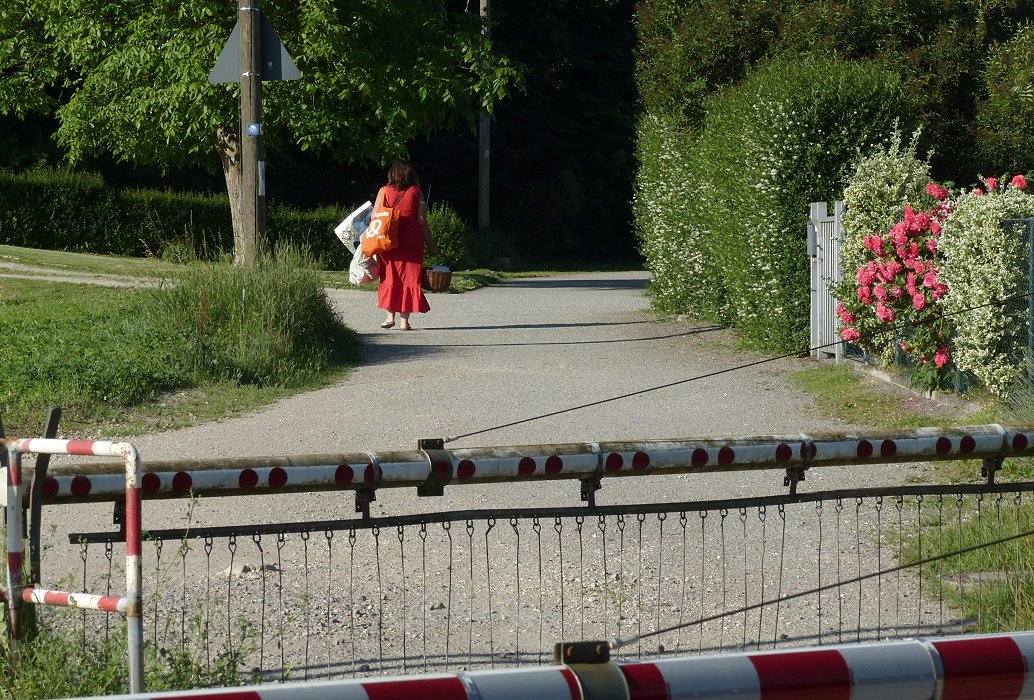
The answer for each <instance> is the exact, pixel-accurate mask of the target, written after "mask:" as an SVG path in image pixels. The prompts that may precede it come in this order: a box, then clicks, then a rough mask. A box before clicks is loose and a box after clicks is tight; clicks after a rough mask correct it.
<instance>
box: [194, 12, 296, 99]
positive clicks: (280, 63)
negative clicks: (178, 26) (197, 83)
mask: <svg viewBox="0 0 1034 700" xmlns="http://www.w3.org/2000/svg"><path fill="white" fill-rule="evenodd" d="M259 18H260V19H259V27H260V30H261V32H262V39H261V41H262V43H261V44H260V46H261V49H262V70H261V73H262V80H297V79H298V78H300V77H302V74H301V72H300V71H299V70H298V66H296V65H294V60H292V59H291V55H290V54H289V53H287V47H285V46H284V43H283V42H282V41H280V36H279V35H278V34H277V33H276V30H275V29H273V25H271V24H270V23H269V20H267V19H266V16H265V15H264V14H262V13H261V12H260V13H259ZM240 33H241V30H240V22H237V24H235V25H233V32H231V33H230V38H229V39H227V40H226V44H225V45H224V46H223V50H222V52H220V54H219V58H218V59H217V60H216V62H215V67H214V68H212V72H211V73H209V74H208V82H210V83H239V82H240V81H241V63H240Z"/></svg>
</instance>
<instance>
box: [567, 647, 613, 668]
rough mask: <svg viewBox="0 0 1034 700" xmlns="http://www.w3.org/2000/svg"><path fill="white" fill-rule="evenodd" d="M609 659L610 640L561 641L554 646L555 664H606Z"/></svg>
mask: <svg viewBox="0 0 1034 700" xmlns="http://www.w3.org/2000/svg"><path fill="white" fill-rule="evenodd" d="M608 661H610V644H609V643H608V642H559V643H557V644H555V645H554V646H553V663H555V664H565V665H566V664H605V663H607V662H608Z"/></svg>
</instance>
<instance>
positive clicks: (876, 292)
mask: <svg viewBox="0 0 1034 700" xmlns="http://www.w3.org/2000/svg"><path fill="white" fill-rule="evenodd" d="M872 295H873V296H874V297H876V298H877V299H879V300H880V301H887V296H888V295H887V288H886V287H884V286H883V285H882V284H877V285H876V286H875V287H873V288H872Z"/></svg>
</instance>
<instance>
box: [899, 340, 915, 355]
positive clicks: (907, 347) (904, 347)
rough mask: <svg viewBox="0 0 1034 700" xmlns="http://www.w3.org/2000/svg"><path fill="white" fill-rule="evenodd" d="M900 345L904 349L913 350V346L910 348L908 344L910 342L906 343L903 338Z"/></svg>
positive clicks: (906, 350)
mask: <svg viewBox="0 0 1034 700" xmlns="http://www.w3.org/2000/svg"><path fill="white" fill-rule="evenodd" d="M898 347H899V348H901V349H902V350H904V351H905V352H912V348H910V347H909V346H908V343H906V342H905V341H903V340H902V341H901V342H900V343H898Z"/></svg>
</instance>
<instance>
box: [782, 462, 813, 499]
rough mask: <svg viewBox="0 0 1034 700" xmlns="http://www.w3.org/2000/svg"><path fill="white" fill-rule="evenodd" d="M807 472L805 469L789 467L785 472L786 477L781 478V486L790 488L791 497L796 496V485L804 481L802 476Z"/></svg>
mask: <svg viewBox="0 0 1034 700" xmlns="http://www.w3.org/2000/svg"><path fill="white" fill-rule="evenodd" d="M807 471H808V468H807V467H791V468H789V469H787V470H786V476H784V477H783V486H789V487H790V495H791V496H796V495H797V484H798V483H800V482H802V481H804V478H805V476H804V475H805V473H806V472H807Z"/></svg>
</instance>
